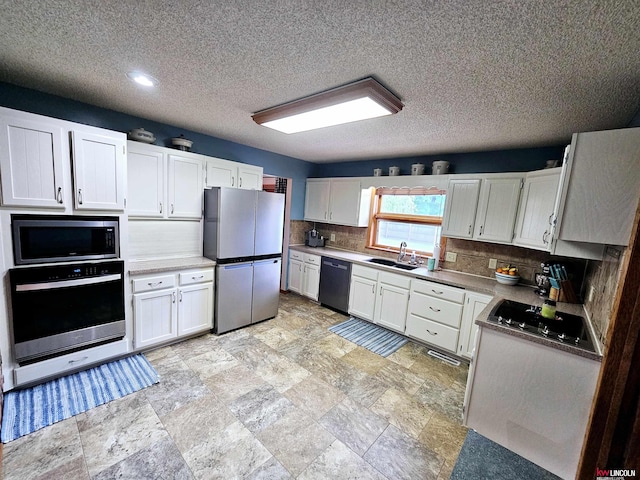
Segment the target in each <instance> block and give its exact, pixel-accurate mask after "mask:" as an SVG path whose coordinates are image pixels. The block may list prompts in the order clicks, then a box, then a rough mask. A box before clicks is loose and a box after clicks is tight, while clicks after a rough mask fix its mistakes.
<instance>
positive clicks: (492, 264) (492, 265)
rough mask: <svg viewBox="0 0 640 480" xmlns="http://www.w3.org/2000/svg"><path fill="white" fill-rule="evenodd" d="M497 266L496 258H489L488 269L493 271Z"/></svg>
mask: <svg viewBox="0 0 640 480" xmlns="http://www.w3.org/2000/svg"><path fill="white" fill-rule="evenodd" d="M497 266H498V259H497V258H490V259H489V268H491V269H492V270H495V269H496V267H497Z"/></svg>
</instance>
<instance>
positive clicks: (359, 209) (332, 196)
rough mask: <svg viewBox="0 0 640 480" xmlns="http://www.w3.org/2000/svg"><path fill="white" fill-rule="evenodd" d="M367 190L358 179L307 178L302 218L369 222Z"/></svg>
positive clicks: (357, 223) (357, 224) (352, 223)
mask: <svg viewBox="0 0 640 480" xmlns="http://www.w3.org/2000/svg"><path fill="white" fill-rule="evenodd" d="M370 198H371V194H370V190H369V189H363V188H362V186H361V182H360V180H359V179H352V178H334V179H308V180H307V190H306V194H305V204H304V219H305V220H307V221H313V222H324V223H331V224H336V225H347V226H352V227H366V226H367V225H368V224H369V207H370Z"/></svg>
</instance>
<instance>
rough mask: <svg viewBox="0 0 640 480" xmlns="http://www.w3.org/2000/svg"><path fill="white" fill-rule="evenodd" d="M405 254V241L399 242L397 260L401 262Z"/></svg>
mask: <svg viewBox="0 0 640 480" xmlns="http://www.w3.org/2000/svg"><path fill="white" fill-rule="evenodd" d="M406 256H407V242H402V243H400V253H399V254H398V261H399V262H401V261H402V260H404V257H406Z"/></svg>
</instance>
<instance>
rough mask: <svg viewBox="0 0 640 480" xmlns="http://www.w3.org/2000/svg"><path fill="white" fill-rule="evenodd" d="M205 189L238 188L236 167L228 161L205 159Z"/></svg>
mask: <svg viewBox="0 0 640 480" xmlns="http://www.w3.org/2000/svg"><path fill="white" fill-rule="evenodd" d="M206 168H207V187H233V188H237V187H238V178H237V177H238V165H237V164H236V163H235V162H231V161H229V160H222V159H220V158H207V159H206Z"/></svg>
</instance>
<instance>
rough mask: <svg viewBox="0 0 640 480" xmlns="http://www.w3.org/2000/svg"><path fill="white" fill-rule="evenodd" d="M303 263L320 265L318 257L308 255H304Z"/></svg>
mask: <svg viewBox="0 0 640 480" xmlns="http://www.w3.org/2000/svg"><path fill="white" fill-rule="evenodd" d="M304 261H305V263H310V264H311V265H320V257H319V256H318V255H311V254H309V253H305V254H304Z"/></svg>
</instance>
